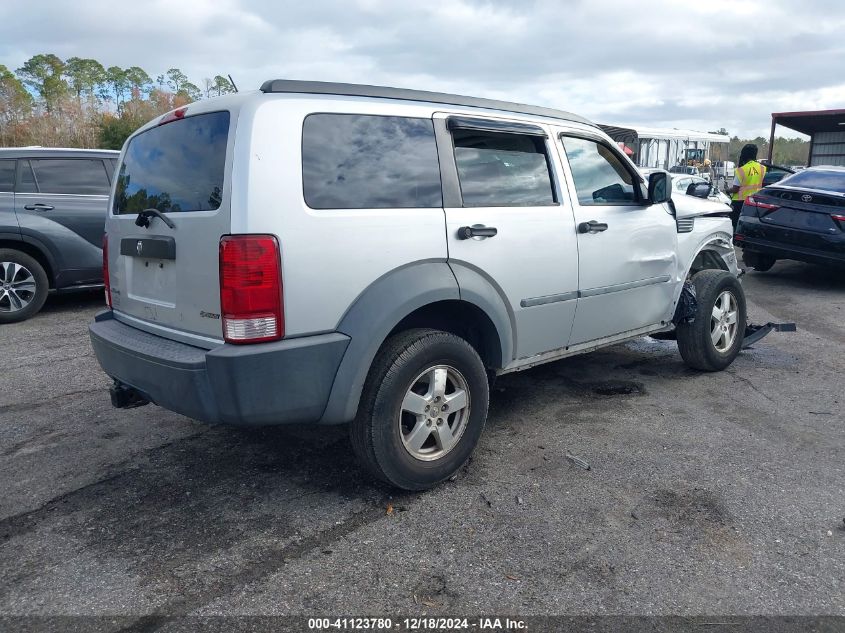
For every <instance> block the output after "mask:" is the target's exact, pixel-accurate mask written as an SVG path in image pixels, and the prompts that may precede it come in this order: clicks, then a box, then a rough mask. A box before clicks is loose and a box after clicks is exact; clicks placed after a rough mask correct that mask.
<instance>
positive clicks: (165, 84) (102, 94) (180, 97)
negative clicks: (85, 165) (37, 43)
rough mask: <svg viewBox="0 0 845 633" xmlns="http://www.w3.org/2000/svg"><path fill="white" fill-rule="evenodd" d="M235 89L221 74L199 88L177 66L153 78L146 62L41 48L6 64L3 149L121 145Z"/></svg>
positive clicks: (0, 107) (0, 97)
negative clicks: (113, 62)
mask: <svg viewBox="0 0 845 633" xmlns="http://www.w3.org/2000/svg"><path fill="white" fill-rule="evenodd" d="M234 90H235V88H234V86H233V85H232V83H231V82H230V81H229V79H228V78H226V77H223V76H222V75H217V76H215V77H213V78H205V79H203V80H202V82H200V85H199V86H198V85H197V84H195V83H193V82H192V81H191V80H190V79H189V78H188V76H187V75H185V73H183V72H182V71H181V70H179V69H178V68H170V69H168V70H167V71H166V72H163V73H161V74H159V75H155V76H151V75H149V74H148V73H147V72H146V71H145V70H144V69H143V68H141V67H140V66H130V67H129V68H121V67H119V66H109V67H105V66H103V64H101V63H100V62H99V61H97V60H96V59H88V58H82V57H70V58H69V59H67V60H62V59H61V58H59V57H58V56H57V55H54V54H52V53H42V54H38V55H34V56H33V57H30V58H29V59H28V60H27V61H26V62H25V63H24V64H23V65H22V66H21V67H20V68H17V69H16V70H14V71H11V70H10V69H9V68H7V67H6V66H4V65H3V64H0V147H14V146H25V145H43V146H45V147H85V148H88V147H98V148H103V149H120V148H121V147H122V145H123V142H124V141H125V140H126V138H127V137H128V136H129V135H130V134H131V133H132V132H134V131H135V130H136V129H137V128H138V127H140V126H141V125H143V124H144V123H146V122H147V121H149V120H150V119H153V118H155V117H156V116H159V115H161V114H163V113H165V112H167V111H169V110H172V109H173V108H178V107H179V106H182V105H185V104H186V103H190V102H191V101H197V100H199V99H202V98H207V97H212V96H218V95H222V94H227V93H230V92H234Z"/></svg>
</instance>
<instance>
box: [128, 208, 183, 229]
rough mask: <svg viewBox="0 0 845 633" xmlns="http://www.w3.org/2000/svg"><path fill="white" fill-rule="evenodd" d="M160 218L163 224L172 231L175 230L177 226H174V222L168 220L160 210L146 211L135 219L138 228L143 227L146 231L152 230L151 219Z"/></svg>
mask: <svg viewBox="0 0 845 633" xmlns="http://www.w3.org/2000/svg"><path fill="white" fill-rule="evenodd" d="M153 216H155V217H157V218H160V219H161V221H162V222H164V223H165V224H166V225H167V226H169V227H170V228H171V229H175V228H176V225H175V224H173V220H171V219H170V218H168V217H167V216H166V215H164V214H163V213H162V212H161V211H159V210H158V209H144V210H143V211H141V213H139V214H138V217H137V218H135V224H136V225H138V226H143V227H144V228H145V229H148V228H150V218H151V217H153Z"/></svg>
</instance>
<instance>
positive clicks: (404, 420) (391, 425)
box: [350, 329, 489, 490]
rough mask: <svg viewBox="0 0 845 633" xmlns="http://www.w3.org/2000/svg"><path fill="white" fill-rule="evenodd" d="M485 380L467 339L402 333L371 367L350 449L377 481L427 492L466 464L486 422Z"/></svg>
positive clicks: (430, 332)
mask: <svg viewBox="0 0 845 633" xmlns="http://www.w3.org/2000/svg"><path fill="white" fill-rule="evenodd" d="M488 400H489V385H488V382H487V373H486V371H485V368H484V363H482V361H481V358H479V356H478V353H477V352H476V351H475V349H474V348H473V347H472V346H471V345H470V344H469V343H467V342H466V341H465V340H464V339H462V338H460V337H458V336H455V335H454V334H449V333H447V332H442V331H439V330H430V329H413V330H408V331H406V332H402V333H399V334H397V335H395V336H393V337H391V338H390V339H388V340H387V341H386V342H385V344H384V345H383V346H382V348H381V350H379V352H378V354H377V355H376V357H375V360H373V364H372V367H371V368H370V372H369V375H368V376H367V382H366V383H365V384H364V391H363V394H362V396H361V404H360V406H359V409H358V415H357V416H356V418H355V420H354V421H353V422H352V426H351V429H350V432H351V439H352V447H353V449H354V451H355V454H356V455H357V457H358V459H359V460H360V461H361V463H362V464H363V465H364V466H365V467H366V468H367V470H368V471H369V472H370V473H371V474H372V475H373V476H375V477H376V478H378V479H381V480H382V481H385V482H387V483H389V484H391V485H393V486H396V487H397V488H402V489H404V490H425V489H427V488H431V487H433V486H436V485H437V484H439V483H440V482H442V481H444V480H446V479H448V478H449V477H450V476H451V475H453V474H454V473H455V472H456V471H457V470H458V469H459V468H460V467H461V466H462V465H463V464H464V462H466V460H467V459H468V458H469V456H470V454H471V453H472V451H473V449H474V448H475V445H476V444H477V443H478V439H479V437H481V432H482V430H483V429H484V423H485V421H486V419H487V405H488Z"/></svg>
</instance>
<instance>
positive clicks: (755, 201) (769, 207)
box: [745, 196, 780, 215]
mask: <svg viewBox="0 0 845 633" xmlns="http://www.w3.org/2000/svg"><path fill="white" fill-rule="evenodd" d="M745 206H746V207H750V208H752V209H755V210H756V212H757V214H760V215H766V214H769V213H771V212H772V211H774V210H775V209H779V208H780V205H777V204H769V203H768V202H761V201H760V199H759V198H755V197H754V196H748V197H747V198H746V199H745Z"/></svg>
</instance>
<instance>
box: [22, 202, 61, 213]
mask: <svg viewBox="0 0 845 633" xmlns="http://www.w3.org/2000/svg"><path fill="white" fill-rule="evenodd" d="M54 208H55V207H53V206H51V205H49V204H42V203H41V202H36V203H35V204H27V205H24V209H26V210H27V211H52V210H53V209H54Z"/></svg>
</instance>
